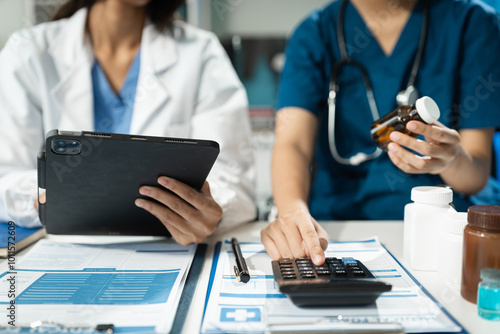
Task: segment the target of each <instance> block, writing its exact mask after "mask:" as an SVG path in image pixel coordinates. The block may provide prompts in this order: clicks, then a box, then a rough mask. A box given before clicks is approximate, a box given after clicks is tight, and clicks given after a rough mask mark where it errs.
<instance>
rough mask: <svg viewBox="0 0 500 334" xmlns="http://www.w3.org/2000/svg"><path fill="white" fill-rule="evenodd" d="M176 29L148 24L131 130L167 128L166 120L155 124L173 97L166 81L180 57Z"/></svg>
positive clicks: (153, 131)
mask: <svg viewBox="0 0 500 334" xmlns="http://www.w3.org/2000/svg"><path fill="white" fill-rule="evenodd" d="M173 33H174V32H172V31H168V32H165V33H163V34H162V33H160V32H159V31H158V30H157V29H156V28H155V26H154V25H153V24H151V23H149V22H148V23H147V24H146V26H145V27H144V31H143V35H142V43H141V69H140V74H139V81H138V83H137V92H136V97H135V105H134V114H133V116H132V124H131V126H130V132H131V133H148V134H160V133H162V132H163V131H162V129H163V128H164V127H165V124H155V123H154V118H155V115H156V114H157V113H159V112H165V110H166V108H167V105H168V102H169V99H170V92H169V89H168V84H170V83H168V82H167V81H166V74H167V72H168V69H169V68H170V67H171V66H173V65H174V64H175V63H176V62H177V58H178V50H177V47H176V45H175V42H174V39H173Z"/></svg>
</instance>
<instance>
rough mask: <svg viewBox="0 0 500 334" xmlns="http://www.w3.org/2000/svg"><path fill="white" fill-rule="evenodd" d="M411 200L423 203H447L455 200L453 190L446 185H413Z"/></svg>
mask: <svg viewBox="0 0 500 334" xmlns="http://www.w3.org/2000/svg"><path fill="white" fill-rule="evenodd" d="M411 200H412V201H414V202H418V203H423V204H435V205H445V204H449V203H451V202H452V201H453V191H452V190H451V189H450V188H446V187H413V189H412V190H411Z"/></svg>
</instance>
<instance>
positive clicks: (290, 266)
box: [280, 263, 293, 268]
mask: <svg viewBox="0 0 500 334" xmlns="http://www.w3.org/2000/svg"><path fill="white" fill-rule="evenodd" d="M280 268H293V264H291V263H290V264H280Z"/></svg>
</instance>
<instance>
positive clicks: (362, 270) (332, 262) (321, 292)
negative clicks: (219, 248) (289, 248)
mask: <svg viewBox="0 0 500 334" xmlns="http://www.w3.org/2000/svg"><path fill="white" fill-rule="evenodd" d="M272 266H273V274H274V280H275V281H276V283H277V284H278V286H279V289H280V291H281V293H283V294H285V295H286V296H288V297H289V298H290V299H291V300H292V302H293V303H294V304H295V305H297V306H301V307H313V306H361V305H370V304H373V303H374V302H375V300H376V299H377V298H378V296H380V294H382V293H383V292H386V291H390V290H391V288H392V285H390V284H387V283H384V282H382V281H380V280H378V279H376V278H375V277H374V276H373V274H372V273H371V272H370V271H369V270H368V269H367V268H366V267H365V266H364V264H363V263H361V261H359V260H355V259H354V258H352V257H343V258H340V259H338V258H335V257H327V258H326V260H325V263H324V264H323V265H321V266H317V265H315V264H314V263H313V262H312V261H311V259H310V258H299V259H279V260H275V261H272Z"/></svg>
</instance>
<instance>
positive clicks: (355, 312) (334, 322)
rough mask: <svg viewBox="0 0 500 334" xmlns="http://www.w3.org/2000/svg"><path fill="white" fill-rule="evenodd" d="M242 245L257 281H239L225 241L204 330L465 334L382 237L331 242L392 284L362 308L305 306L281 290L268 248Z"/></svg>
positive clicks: (333, 251)
mask: <svg viewBox="0 0 500 334" xmlns="http://www.w3.org/2000/svg"><path fill="white" fill-rule="evenodd" d="M240 246H241V250H242V253H243V255H244V257H245V260H246V263H247V266H248V267H249V271H250V277H251V279H250V281H249V282H248V283H246V284H245V283H242V282H238V281H237V280H236V279H235V276H234V271H233V266H234V264H235V257H234V254H233V252H232V249H231V244H230V241H225V242H224V243H222V244H221V245H220V247H219V248H217V249H216V253H215V256H214V264H213V268H212V275H211V281H210V284H209V296H208V302H207V305H206V309H205V316H204V318H203V325H202V333H246V332H252V333H265V332H272V333H279V332H293V331H302V332H312V329H314V331H321V330H323V331H343V330H344V331H346V332H348V331H354V330H358V331H361V332H366V331H371V330H377V331H381V332H389V331H391V330H392V331H394V330H404V332H409V333H412V332H418V333H425V332H427V333H433V332H455V333H463V332H464V330H463V328H462V327H461V326H460V325H459V324H458V323H457V322H456V321H455V320H454V319H453V318H451V317H450V316H449V314H448V313H447V312H446V311H445V310H444V309H443V308H442V307H441V305H439V304H438V303H437V302H436V301H435V300H434V299H432V298H431V297H430V296H429V295H428V293H427V292H426V291H425V290H423V288H422V287H421V286H420V284H419V283H418V282H416V281H415V279H414V278H413V277H411V276H410V275H409V274H408V272H407V271H406V270H405V269H404V268H403V267H402V266H401V265H400V264H399V263H398V262H397V261H396V259H394V257H393V256H392V255H391V254H390V253H388V252H387V250H386V249H385V248H384V247H383V246H382V245H381V244H380V242H379V241H378V239H377V238H370V239H367V240H359V241H343V242H330V243H329V245H328V249H327V251H326V256H327V257H343V256H352V257H354V258H356V259H359V260H360V261H362V262H363V263H364V264H365V265H366V267H367V268H368V269H369V270H370V271H371V272H372V273H373V274H374V276H375V277H377V278H378V279H381V280H383V281H385V282H387V283H389V284H391V285H392V287H393V289H392V290H391V291H388V292H386V293H384V294H382V295H381V296H380V297H379V298H378V299H377V301H376V303H375V304H373V305H368V306H362V307H344V308H342V307H332V308H299V307H297V306H295V305H294V304H293V303H292V302H291V301H290V300H289V299H288V298H287V297H286V296H285V295H283V294H282V293H280V291H279V288H278V286H277V285H276V284H275V282H274V278H273V271H272V266H271V258H270V257H269V255H267V253H266V251H265V249H264V246H263V245H262V244H261V243H242V242H240Z"/></svg>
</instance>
